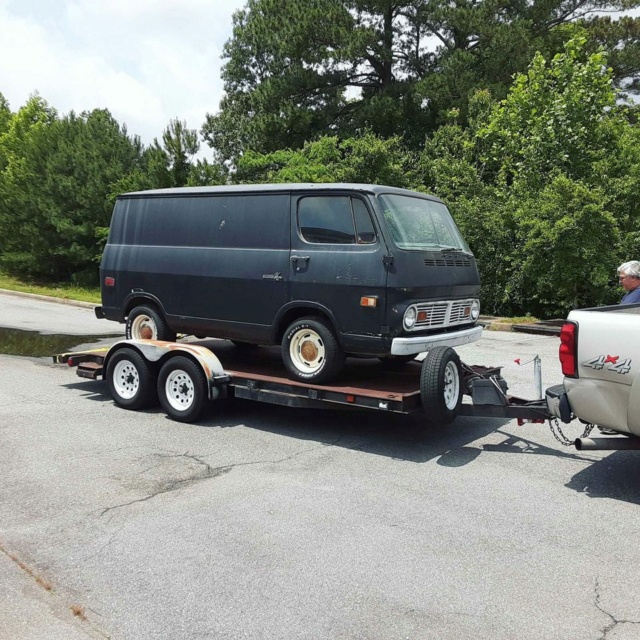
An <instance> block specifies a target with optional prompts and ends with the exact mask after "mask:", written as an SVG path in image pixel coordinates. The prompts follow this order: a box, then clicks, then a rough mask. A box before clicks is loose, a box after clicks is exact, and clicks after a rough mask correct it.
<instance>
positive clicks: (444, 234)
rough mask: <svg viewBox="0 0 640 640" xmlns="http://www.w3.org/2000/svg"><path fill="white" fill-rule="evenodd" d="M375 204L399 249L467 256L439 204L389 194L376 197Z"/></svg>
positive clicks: (446, 212) (450, 222)
mask: <svg viewBox="0 0 640 640" xmlns="http://www.w3.org/2000/svg"><path fill="white" fill-rule="evenodd" d="M379 200H380V204H381V206H382V211H383V212H384V219H385V222H386V223H387V227H388V228H389V231H390V233H391V237H392V238H393V241H394V242H395V244H396V246H397V247H398V248H399V249H407V250H414V251H424V250H425V249H426V250H436V251H437V250H446V249H455V250H457V251H464V252H465V253H471V251H470V250H469V247H468V245H467V243H466V242H465V241H464V239H463V237H462V236H461V235H460V232H459V231H458V228H457V227H456V225H455V222H454V221H453V218H452V217H451V214H450V213H449V210H448V209H447V207H446V206H445V205H444V204H442V203H441V202H436V201H434V200H424V199H422V198H413V197H411V196H401V195H392V194H384V195H380V196H379Z"/></svg>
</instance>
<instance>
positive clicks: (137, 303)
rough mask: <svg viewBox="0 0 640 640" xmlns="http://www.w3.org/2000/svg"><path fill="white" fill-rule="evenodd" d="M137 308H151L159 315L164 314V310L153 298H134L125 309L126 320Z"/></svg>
mask: <svg viewBox="0 0 640 640" xmlns="http://www.w3.org/2000/svg"><path fill="white" fill-rule="evenodd" d="M136 307H150V308H151V309H154V310H155V311H157V312H158V313H162V309H160V306H159V305H157V304H156V303H155V302H154V301H153V300H152V299H151V298H134V299H133V300H130V301H129V302H128V304H127V306H126V307H125V310H124V317H125V318H126V317H127V316H128V315H129V314H130V313H131V312H132V311H133V310H134V309H135V308H136Z"/></svg>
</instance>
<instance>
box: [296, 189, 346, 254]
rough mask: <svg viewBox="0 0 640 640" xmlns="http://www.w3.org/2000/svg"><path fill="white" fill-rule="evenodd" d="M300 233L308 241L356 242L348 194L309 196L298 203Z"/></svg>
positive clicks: (329, 242) (330, 242)
mask: <svg viewBox="0 0 640 640" xmlns="http://www.w3.org/2000/svg"><path fill="white" fill-rule="evenodd" d="M298 224H299V226H300V233H301V234H302V237H303V238H304V239H305V240H306V241H307V242H317V243H323V244H355V241H356V237H355V230H354V228H353V216H352V214H351V202H350V198H349V197H347V196H337V197H331V196H309V197H307V198H302V199H301V200H300V202H299V203H298Z"/></svg>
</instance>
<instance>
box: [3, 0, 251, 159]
mask: <svg viewBox="0 0 640 640" xmlns="http://www.w3.org/2000/svg"><path fill="white" fill-rule="evenodd" d="M244 4H245V0H63V1H58V2H51V0H0V28H1V29H2V33H3V35H2V38H0V93H2V94H3V95H4V96H5V97H6V98H7V100H8V101H9V103H10V105H11V108H12V109H13V110H14V111H15V110H17V109H18V108H19V107H21V106H22V105H23V104H24V103H25V102H26V101H27V99H28V97H29V95H31V94H32V93H34V92H36V91H37V92H38V93H39V94H40V95H41V96H42V97H43V98H44V99H45V100H46V101H47V102H48V103H49V104H50V105H51V106H52V107H55V108H56V109H57V110H58V111H59V112H60V113H68V112H69V111H71V110H74V111H76V112H80V111H85V110H91V109H96V108H106V109H109V111H110V112H111V113H112V115H113V116H114V117H115V118H116V119H117V120H118V121H119V122H120V123H121V124H126V125H127V128H128V130H129V133H130V134H137V135H140V137H141V138H142V141H143V142H144V143H145V144H150V143H151V142H152V140H153V138H154V137H158V138H160V136H161V134H162V131H163V129H164V128H165V127H166V126H167V124H168V122H169V120H171V119H172V118H179V119H180V120H185V121H186V122H187V126H189V127H190V128H193V129H200V127H201V125H202V124H203V122H204V119H205V114H206V113H207V112H215V111H216V110H217V108H218V104H219V102H220V99H221V98H222V95H223V86H222V80H221V79H220V71H221V66H222V64H223V61H222V60H221V55H222V47H223V45H224V43H225V42H226V41H227V40H228V39H229V38H230V37H231V33H232V14H233V12H234V11H236V10H237V9H240V8H242V7H243V6H244ZM207 151H208V147H207Z"/></svg>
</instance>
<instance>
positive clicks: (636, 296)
mask: <svg viewBox="0 0 640 640" xmlns="http://www.w3.org/2000/svg"><path fill="white" fill-rule="evenodd" d="M618 280H619V281H620V284H621V285H622V287H623V289H624V290H625V291H626V292H627V293H625V294H624V296H622V300H620V304H633V303H635V302H640V262H638V260H631V261H629V262H625V263H623V264H621V265H620V266H619V267H618Z"/></svg>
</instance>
